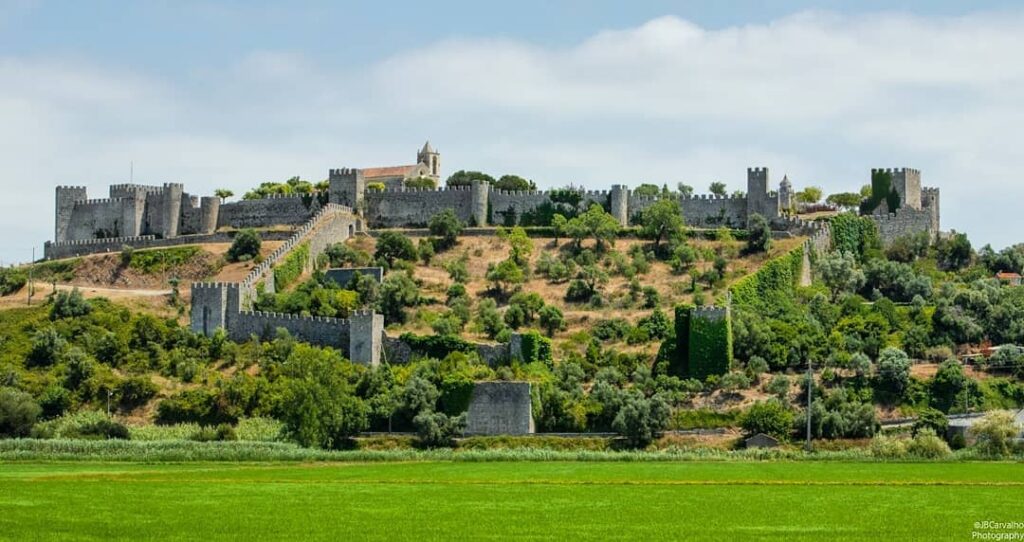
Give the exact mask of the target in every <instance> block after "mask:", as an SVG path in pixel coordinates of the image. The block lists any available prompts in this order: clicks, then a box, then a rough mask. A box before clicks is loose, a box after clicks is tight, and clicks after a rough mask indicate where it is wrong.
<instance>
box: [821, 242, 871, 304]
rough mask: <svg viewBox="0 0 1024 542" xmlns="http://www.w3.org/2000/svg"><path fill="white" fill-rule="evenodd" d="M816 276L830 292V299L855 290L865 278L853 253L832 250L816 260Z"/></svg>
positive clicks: (861, 284)
mask: <svg viewBox="0 0 1024 542" xmlns="http://www.w3.org/2000/svg"><path fill="white" fill-rule="evenodd" d="M816 271H817V274H818V277H819V278H820V279H821V281H822V282H824V283H825V286H827V287H828V289H829V290H830V291H831V292H832V300H833V301H835V300H838V299H839V297H840V296H841V295H842V294H844V293H849V292H856V291H857V290H859V289H860V288H861V287H863V286H864V283H865V282H866V281H867V279H866V278H865V276H864V272H863V271H861V269H860V266H858V265H857V260H856V259H855V258H854V256H853V254H851V253H849V252H833V253H831V254H827V255H825V256H824V257H822V258H820V259H819V260H818V265H817V268H816Z"/></svg>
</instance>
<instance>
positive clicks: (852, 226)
mask: <svg viewBox="0 0 1024 542" xmlns="http://www.w3.org/2000/svg"><path fill="white" fill-rule="evenodd" d="M830 227H831V230H832V250H834V251H836V252H845V253H848V254H853V255H854V256H856V257H857V259H861V260H862V259H863V258H864V255H865V254H867V253H870V252H871V251H872V250H877V249H878V248H880V247H881V244H882V242H881V238H880V237H879V235H878V225H877V224H875V221H874V220H871V218H870V217H866V216H857V215H855V214H853V213H843V214H841V215H838V216H836V217H834V218H832V222H831V224H830Z"/></svg>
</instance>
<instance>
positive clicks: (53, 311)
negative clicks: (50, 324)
mask: <svg viewBox="0 0 1024 542" xmlns="http://www.w3.org/2000/svg"><path fill="white" fill-rule="evenodd" d="M91 310H92V306H91V305H90V304H89V302H88V301H86V299H85V297H83V296H82V292H80V291H78V288H74V289H72V290H71V291H70V292H67V291H60V292H57V293H56V294H54V296H53V305H52V306H50V320H60V319H63V318H77V317H80V316H85V315H87V314H89V311H91Z"/></svg>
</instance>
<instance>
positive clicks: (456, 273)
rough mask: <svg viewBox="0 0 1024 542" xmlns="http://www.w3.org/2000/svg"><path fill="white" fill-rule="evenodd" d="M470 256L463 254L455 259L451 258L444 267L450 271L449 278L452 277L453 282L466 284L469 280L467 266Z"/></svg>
mask: <svg viewBox="0 0 1024 542" xmlns="http://www.w3.org/2000/svg"><path fill="white" fill-rule="evenodd" d="M468 259H469V258H468V257H467V256H466V255H465V254H463V255H462V256H461V257H459V258H456V259H454V260H450V261H449V262H448V263H447V264H445V266H444V269H445V271H447V272H448V278H450V279H452V282H454V283H456V284H465V283H467V282H469V268H467V267H466V262H467V261H468Z"/></svg>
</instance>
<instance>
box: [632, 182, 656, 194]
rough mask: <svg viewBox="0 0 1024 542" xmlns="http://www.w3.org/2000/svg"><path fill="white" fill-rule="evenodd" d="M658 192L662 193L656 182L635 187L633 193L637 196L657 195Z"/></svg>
mask: <svg viewBox="0 0 1024 542" xmlns="http://www.w3.org/2000/svg"><path fill="white" fill-rule="evenodd" d="M658 194H661V189H660V188H658V185H656V184H651V183H643V184H641V185H640V186H638V187H636V188H634V189H633V195H636V196H647V197H656V196H657V195H658Z"/></svg>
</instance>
